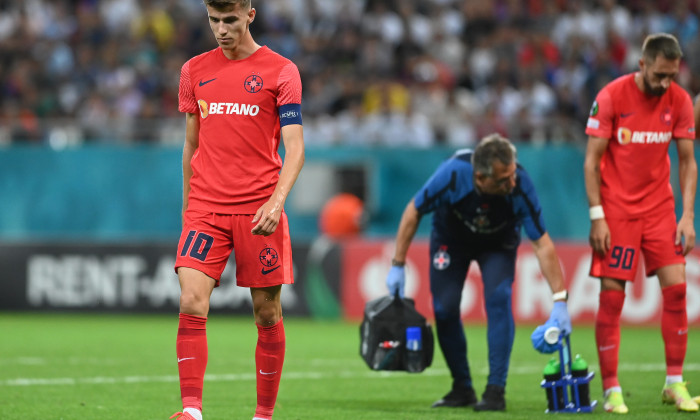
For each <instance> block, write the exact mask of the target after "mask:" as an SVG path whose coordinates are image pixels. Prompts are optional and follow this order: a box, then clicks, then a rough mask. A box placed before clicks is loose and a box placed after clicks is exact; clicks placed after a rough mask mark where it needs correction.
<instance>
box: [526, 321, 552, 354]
mask: <svg viewBox="0 0 700 420" xmlns="http://www.w3.org/2000/svg"><path fill="white" fill-rule="evenodd" d="M550 328H557V329H559V326H558V325H557V322H556V321H553V320H551V319H550V320H549V321H547V322H545V323H544V325H540V326H539V327H537V328H535V331H533V332H532V335H531V336H530V340H532V347H534V348H535V350H537V351H539V352H540V353H547V354H549V353H554V352H555V351H557V349H558V348H559V342H556V343H554V344H550V343H548V342H547V341H545V339H544V333H545V332H546V331H547V330H548V329H550Z"/></svg>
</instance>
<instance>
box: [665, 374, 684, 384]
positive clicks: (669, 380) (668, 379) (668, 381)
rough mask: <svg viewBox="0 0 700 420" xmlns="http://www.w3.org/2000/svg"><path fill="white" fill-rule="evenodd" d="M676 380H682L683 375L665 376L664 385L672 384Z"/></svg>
mask: <svg viewBox="0 0 700 420" xmlns="http://www.w3.org/2000/svg"><path fill="white" fill-rule="evenodd" d="M676 382H683V375H668V376H666V385H673V384H675V383H676Z"/></svg>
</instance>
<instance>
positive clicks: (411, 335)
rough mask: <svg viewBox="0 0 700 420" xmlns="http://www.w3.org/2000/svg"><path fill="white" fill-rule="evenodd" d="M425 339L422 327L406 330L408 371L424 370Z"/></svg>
mask: <svg viewBox="0 0 700 420" xmlns="http://www.w3.org/2000/svg"><path fill="white" fill-rule="evenodd" d="M422 350H423V339H422V337H421V327H408V328H406V371H408V372H421V371H422V370H423V351H422Z"/></svg>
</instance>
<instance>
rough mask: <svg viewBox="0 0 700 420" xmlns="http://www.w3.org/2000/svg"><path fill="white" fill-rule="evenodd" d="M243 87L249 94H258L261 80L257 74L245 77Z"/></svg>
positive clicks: (261, 84)
mask: <svg viewBox="0 0 700 420" xmlns="http://www.w3.org/2000/svg"><path fill="white" fill-rule="evenodd" d="M243 87H244V88H245V90H246V91H248V92H249V93H258V92H260V91H261V90H262V88H263V79H262V77H260V75H259V74H251V75H250V76H248V77H246V79H245V82H243Z"/></svg>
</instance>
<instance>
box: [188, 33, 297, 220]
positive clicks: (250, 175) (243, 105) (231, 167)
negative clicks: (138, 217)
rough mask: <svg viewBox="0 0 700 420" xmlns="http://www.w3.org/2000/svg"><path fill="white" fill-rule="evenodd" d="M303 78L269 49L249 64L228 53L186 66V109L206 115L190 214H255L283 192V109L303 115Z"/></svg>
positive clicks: (194, 165) (260, 51)
mask: <svg viewBox="0 0 700 420" xmlns="http://www.w3.org/2000/svg"><path fill="white" fill-rule="evenodd" d="M300 104H301V78H300V76H299V70H298V69H297V67H296V65H294V63H292V62H291V61H290V60H288V59H286V58H284V57H282V56H281V55H279V54H277V53H275V52H273V51H272V50H270V49H269V48H267V47H261V48H259V49H258V50H257V51H255V52H254V53H253V54H252V55H250V56H249V57H247V58H245V59H242V60H229V59H228V58H226V56H225V55H224V53H223V51H222V50H221V48H216V49H214V50H211V51H209V52H206V53H204V54H201V55H198V56H196V57H194V58H192V59H190V60H189V61H187V62H186V63H185V64H184V65H183V66H182V72H181V74H180V91H179V109H180V111H181V112H188V113H199V124H200V125H199V147H198V148H197V150H196V151H195V153H194V156H193V157H192V178H191V179H190V187H191V190H190V195H189V202H188V208H189V209H194V210H203V211H207V212H212V213H222V214H254V213H255V212H256V211H257V210H258V208H259V207H260V206H261V205H262V204H263V203H265V201H267V200H268V199H269V198H270V195H272V192H273V191H274V189H275V185H276V184H277V180H278V179H279V172H280V170H281V168H282V159H281V158H280V156H279V154H278V152H277V150H278V148H279V143H280V109H286V108H285V106H290V105H296V106H295V107H293V108H292V109H293V110H292V111H290V112H291V113H293V115H295V116H297V115H298V118H299V122H298V123H301V114H300V111H299V109H300V108H299V106H300Z"/></svg>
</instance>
